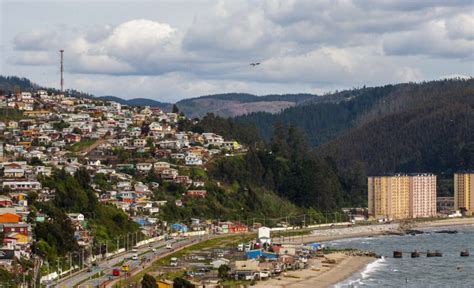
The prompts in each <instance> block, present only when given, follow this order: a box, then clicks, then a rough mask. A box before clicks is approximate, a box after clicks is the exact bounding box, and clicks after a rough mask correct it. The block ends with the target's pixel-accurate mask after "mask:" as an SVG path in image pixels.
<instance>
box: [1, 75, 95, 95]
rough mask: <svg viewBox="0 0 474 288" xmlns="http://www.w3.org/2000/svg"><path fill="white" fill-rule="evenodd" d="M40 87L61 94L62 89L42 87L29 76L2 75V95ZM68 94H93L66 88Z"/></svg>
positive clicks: (30, 90) (34, 89)
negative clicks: (28, 77)
mask: <svg viewBox="0 0 474 288" xmlns="http://www.w3.org/2000/svg"><path fill="white" fill-rule="evenodd" d="M38 89H43V90H46V91H48V92H49V93H54V94H59V93H60V92H61V91H60V90H59V89H55V88H49V87H42V86H41V85H38V84H36V83H34V82H32V81H31V80H29V79H27V78H21V77H17V76H2V75H0V95H2V94H9V93H17V92H32V91H36V90H38ZM66 94H67V95H69V96H72V97H84V98H92V97H94V96H93V95H92V94H89V93H85V92H82V91H77V90H74V89H66Z"/></svg>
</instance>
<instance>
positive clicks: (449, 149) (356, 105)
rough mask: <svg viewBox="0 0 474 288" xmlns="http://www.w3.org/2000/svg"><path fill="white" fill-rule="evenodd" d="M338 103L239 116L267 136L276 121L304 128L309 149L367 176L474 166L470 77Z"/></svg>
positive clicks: (349, 94)
mask: <svg viewBox="0 0 474 288" xmlns="http://www.w3.org/2000/svg"><path fill="white" fill-rule="evenodd" d="M341 93H345V95H346V96H345V97H344V99H345V100H344V101H340V102H338V103H316V104H308V105H302V106H298V107H292V108H289V109H286V110H284V111H283V112H281V113H279V114H275V115H272V114H269V113H254V114H250V115H247V116H241V117H237V118H236V119H235V120H236V121H237V122H241V123H254V124H255V125H256V126H257V127H258V128H259V131H260V133H261V134H262V135H263V136H264V137H265V138H266V139H270V137H271V135H272V131H273V126H274V125H275V124H276V123H283V124H286V125H295V126H297V127H299V128H300V129H302V130H303V131H304V132H305V133H306V134H307V135H308V138H309V141H310V143H311V145H312V146H313V147H315V146H316V147H318V148H317V151H319V152H320V153H322V154H323V155H326V156H331V157H332V158H334V159H336V161H337V163H338V166H339V167H340V168H342V169H349V168H351V167H353V166H354V165H356V164H357V165H359V166H360V167H362V168H364V169H363V170H365V171H364V172H366V173H368V174H374V173H377V174H378V173H388V172H397V171H401V172H417V171H431V172H449V171H453V170H457V169H468V168H469V169H472V168H473V167H474V162H473V161H474V112H473V110H474V80H473V79H469V80H460V79H456V80H442V81H432V82H426V83H421V84H414V83H410V84H398V85H387V86H383V87H375V88H363V89H356V90H351V91H344V92H341Z"/></svg>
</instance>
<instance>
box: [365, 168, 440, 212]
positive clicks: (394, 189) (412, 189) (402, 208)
mask: <svg viewBox="0 0 474 288" xmlns="http://www.w3.org/2000/svg"><path fill="white" fill-rule="evenodd" d="M368 213H369V217H370V218H376V219H386V220H391V219H406V218H419V217H431V216H435V215H436V176H435V175H433V174H413V175H406V174H396V175H384V176H370V177H368Z"/></svg>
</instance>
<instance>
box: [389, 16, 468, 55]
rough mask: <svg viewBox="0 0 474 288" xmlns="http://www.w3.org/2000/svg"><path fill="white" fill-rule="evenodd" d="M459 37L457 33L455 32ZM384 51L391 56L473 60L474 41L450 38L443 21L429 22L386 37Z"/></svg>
mask: <svg viewBox="0 0 474 288" xmlns="http://www.w3.org/2000/svg"><path fill="white" fill-rule="evenodd" d="M455 33H456V34H457V35H459V33H458V32H455ZM383 47H384V51H385V52H386V53H387V54H393V55H427V56H433V57H449V58H458V59H463V58H473V55H474V41H473V40H470V39H467V38H460V37H457V38H456V39H452V38H450V35H449V30H448V28H447V26H446V21H445V20H436V21H430V22H428V23H426V24H425V25H423V26H422V27H420V29H418V30H414V31H405V32H399V33H393V34H389V35H386V36H385V37H384V40H383Z"/></svg>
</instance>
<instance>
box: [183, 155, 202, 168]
mask: <svg viewBox="0 0 474 288" xmlns="http://www.w3.org/2000/svg"><path fill="white" fill-rule="evenodd" d="M184 161H185V162H186V165H189V166H201V165H202V159H201V157H199V156H198V155H195V154H188V155H186V157H185V158H184Z"/></svg>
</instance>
